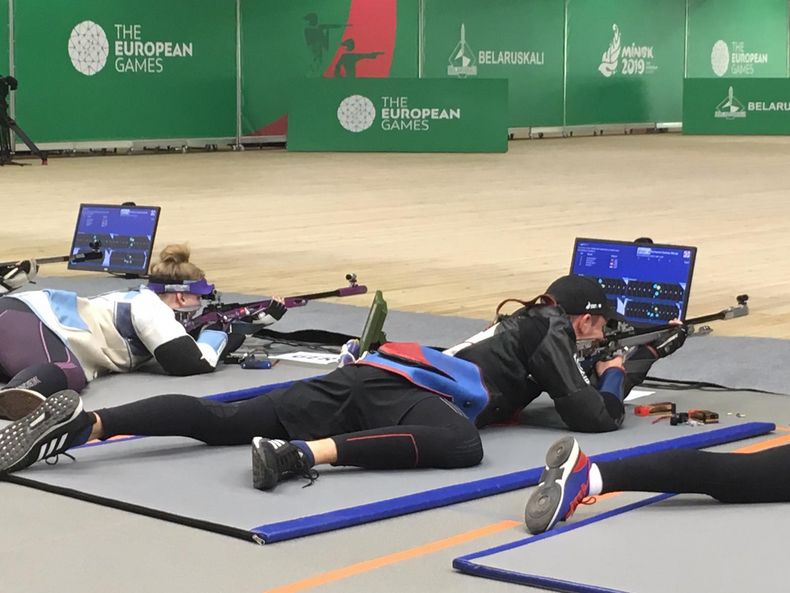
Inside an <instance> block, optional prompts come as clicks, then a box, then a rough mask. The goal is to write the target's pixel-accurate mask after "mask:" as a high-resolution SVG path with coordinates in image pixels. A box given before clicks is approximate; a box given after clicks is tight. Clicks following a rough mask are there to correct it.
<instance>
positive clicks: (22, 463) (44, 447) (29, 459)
mask: <svg viewBox="0 0 790 593" xmlns="http://www.w3.org/2000/svg"><path fill="white" fill-rule="evenodd" d="M92 425H93V418H92V417H91V416H90V415H89V414H87V413H85V412H84V411H83V410H82V400H81V399H80V396H79V395H78V394H77V393H76V392H75V391H70V390H66V391H59V392H57V393H54V394H52V395H51V396H50V397H48V398H47V399H46V401H45V402H44V403H43V404H41V405H40V406H39V407H38V408H36V410H35V411H33V412H31V413H30V414H28V415H27V416H25V417H24V418H22V419H21V420H18V421H16V422H14V423H13V424H9V425H8V426H6V427H5V428H4V429H2V430H0V475H3V474H10V473H11V472H16V471H19V470H21V469H24V468H26V467H27V466H29V465H33V464H34V463H35V462H36V461H40V460H42V459H47V458H49V457H53V456H55V455H58V454H59V453H63V452H64V451H66V450H67V449H69V448H70V447H74V446H76V445H81V444H83V443H84V442H86V441H87V440H88V437H89V436H90V430H91V426H92Z"/></svg>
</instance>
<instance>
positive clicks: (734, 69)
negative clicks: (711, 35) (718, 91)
mask: <svg viewBox="0 0 790 593" xmlns="http://www.w3.org/2000/svg"><path fill="white" fill-rule="evenodd" d="M745 46H746V44H745V42H743V41H731V42H730V43H729V44H728V43H727V42H726V41H724V40H723V39H719V40H718V41H717V42H716V43H714V44H713V48H712V49H711V51H710V67H711V69H712V70H713V73H714V74H715V75H716V76H724V75H725V74H730V75H731V76H754V74H755V71H756V68H757V67H759V66H764V65H765V64H767V63H768V52H760V51H747V50H746V47H745Z"/></svg>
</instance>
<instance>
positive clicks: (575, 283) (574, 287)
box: [546, 275, 624, 321]
mask: <svg viewBox="0 0 790 593" xmlns="http://www.w3.org/2000/svg"><path fill="white" fill-rule="evenodd" d="M546 292H547V293H548V294H550V295H551V296H553V297H554V299H555V300H556V301H557V304H558V305H559V306H560V307H562V308H563V309H564V310H565V312H566V313H567V314H568V315H584V314H585V313H589V314H590V315H601V316H602V317H605V318H606V319H607V320H609V319H617V320H618V321H623V320H624V317H623V316H622V315H620V314H619V313H618V312H617V311H616V310H615V309H614V308H613V307H612V305H611V304H610V303H609V299H607V298H606V293H605V292H604V290H603V288H601V285H600V284H598V283H597V282H596V281H595V280H593V279H592V278H587V277H586V276H573V275H571V276H562V277H561V278H557V279H556V280H555V281H554V282H552V283H551V286H549V287H548V288H547V289H546Z"/></svg>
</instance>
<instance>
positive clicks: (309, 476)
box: [277, 445, 319, 488]
mask: <svg viewBox="0 0 790 593" xmlns="http://www.w3.org/2000/svg"><path fill="white" fill-rule="evenodd" d="M286 447H287V448H286V450H285V451H283V452H282V453H279V455H278V456H277V470H278V471H279V472H280V475H284V474H294V475H296V476H298V477H300V478H304V479H306V480H310V482H309V483H308V484H305V485H304V486H302V488H307V487H308V486H312V485H313V482H315V481H316V480H317V479H318V475H319V474H318V470H316V469H315V468H313V467H308V465H307V463H306V462H305V458H304V454H303V453H302V452H301V451H299V448H298V447H296V446H295V445H290V446H286Z"/></svg>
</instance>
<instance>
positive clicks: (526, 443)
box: [9, 391, 781, 542]
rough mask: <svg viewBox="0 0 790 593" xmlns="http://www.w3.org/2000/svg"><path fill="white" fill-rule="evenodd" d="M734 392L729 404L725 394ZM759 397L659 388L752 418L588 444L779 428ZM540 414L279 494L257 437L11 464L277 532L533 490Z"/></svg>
mask: <svg viewBox="0 0 790 593" xmlns="http://www.w3.org/2000/svg"><path fill="white" fill-rule="evenodd" d="M721 396H724V397H726V398H728V400H729V401H728V402H727V405H724V402H723V401H722V400H721V399H717V398H720V397H721ZM761 398H781V396H767V395H755V394H742V393H740V394H739V393H725V394H722V393H715V394H714V393H705V392H698V391H686V392H672V393H667V392H658V393H655V394H654V395H652V396H649V397H646V398H644V400H640V401H663V400H666V399H672V400H674V401H676V402H677V403H678V406H679V409H685V408H689V407H699V406H701V405H704V406H705V407H711V408H713V409H716V408H715V407H713V404H714V403H718V404H720V405H719V409H722V410H723V409H724V408H727V409H729V408H733V409H737V410H738V411H739V412H741V413H742V414H747V416H748V418H746V419H744V418H738V417H737V416H735V415H730V416H728V415H726V413H725V414H724V415H723V416H722V422H721V424H718V425H715V424H713V425H708V426H697V427H692V426H670V425H669V424H668V423H667V422H659V423H653V421H652V420H653V419H652V418H643V417H637V416H634V415H629V416H628V418H627V419H626V422H625V424H624V426H623V428H622V429H621V430H619V431H617V432H613V433H605V434H588V435H584V447H585V450H586V451H587V452H589V453H590V454H593V455H595V454H604V453H606V454H607V456H608V457H612V456H614V457H624V456H630V455H636V454H641V453H646V452H651V451H656V450H663V449H666V448H676V447H696V448H701V447H708V446H713V445H715V444H719V443H722V442H730V441H733V440H739V439H743V438H749V437H752V436H757V435H760V434H765V433H766V432H769V431H771V430H773V428H774V425H773V424H771V423H768V422H752V421H751V420H759V419H764V418H767V417H770V414H767V413H766V414H765V415H764V414H763V413H762V408H761V405H760V404H759V401H758V402H757V403H754V404H752V400H760V399H761ZM535 419H540V421H541V422H545V423H547V424H558V423H559V420H558V418H557V416H556V413H555V412H554V411H553V407H552V404H551V401H550V400H548V398H545V397H544V398H541V399H539V400H538V401H536V402H535V403H534V404H533V405H531V406H530V407H529V408H528V409H527V413H526V414H525V417H524V421H525V423H526V424H523V425H520V426H508V427H492V428H487V429H484V430H483V431H481V432H482V438H483V446H484V450H485V458H484V460H483V463H482V464H480V465H479V466H477V467H473V468H468V469H456V470H408V471H362V470H358V469H353V468H332V467H329V468H325V467H322V468H321V477H320V478H319V479H318V481H317V482H316V483H315V484H313V485H312V486H311V487H309V488H304V487H303V486H304V485H305V482H303V481H300V480H293V481H288V482H284V483H282V484H279V485H278V486H277V488H276V489H275V490H273V491H271V492H260V491H257V490H255V489H253V488H252V487H251V471H250V449H249V447H207V446H204V445H202V444H199V443H196V442H194V441H190V440H188V439H183V438H159V437H157V438H139V439H130V440H125V441H118V442H108V443H104V444H99V445H88V446H86V447H83V448H80V449H76V450H74V451H72V452H73V453H74V454H75V456H76V457H77V462H74V463H71V462H69V461H68V460H65V459H64V460H61V462H60V463H58V464H57V465H55V466H54V467H50V466H47V465H46V464H43V463H39V464H37V465H34V466H32V467H30V468H28V469H26V470H25V471H23V472H20V473H18V474H13V475H12V476H10V477H9V479H10V480H11V481H13V482H16V483H20V484H24V485H28V486H32V487H36V488H40V489H44V490H49V491H53V492H58V493H62V494H67V495H70V496H75V497H77V498H82V499H85V500H90V501H94V502H98V503H100V504H105V505H109V506H113V507H117V508H121V509H126V510H131V511H134V512H139V513H142V514H147V515H150V516H154V517H159V518H162V519H166V520H171V521H176V522H179V523H184V524H188V525H192V526H195V527H199V528H203V529H207V530H210V531H215V532H219V533H224V534H227V535H233V536H237V537H242V538H245V539H252V540H253V541H265V542H275V541H281V540H286V539H291V538H295V537H300V536H303V535H309V534H313V533H320V532H324V531H329V530H333V529H339V528H343V527H348V526H351V525H356V524H360V523H366V522H370V521H375V520H379V519H384V518H388V517H393V516H398V515H402V514H407V513H411V512H415V511H419V510H424V509H429V508H435V507H438V506H445V505H448V504H454V503H457V502H461V501H465V500H471V499H474V498H481V497H484V496H490V495H493V494H499V493H501V492H506V491H509V490H515V489H519V488H525V487H528V486H532V485H534V484H536V483H537V481H538V478H539V476H540V471H541V469H542V465H543V458H544V454H545V451H546V449H547V448H548V447H549V445H550V444H551V443H552V442H554V441H555V440H557V439H558V438H560V437H561V436H563V435H565V434H567V430H563V429H562V428H550V427H546V426H542V427H536V426H530V425H529V424H528V423H530V422H533V421H534V420H535Z"/></svg>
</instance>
